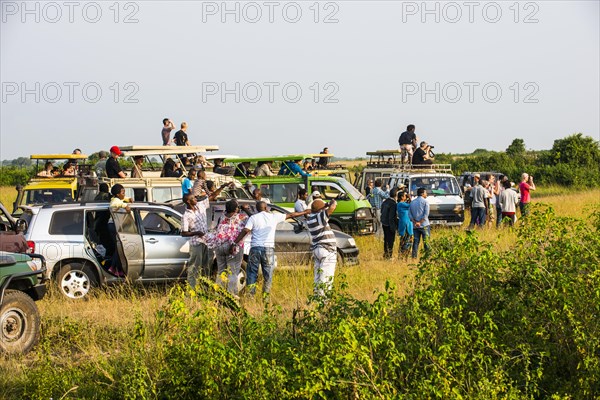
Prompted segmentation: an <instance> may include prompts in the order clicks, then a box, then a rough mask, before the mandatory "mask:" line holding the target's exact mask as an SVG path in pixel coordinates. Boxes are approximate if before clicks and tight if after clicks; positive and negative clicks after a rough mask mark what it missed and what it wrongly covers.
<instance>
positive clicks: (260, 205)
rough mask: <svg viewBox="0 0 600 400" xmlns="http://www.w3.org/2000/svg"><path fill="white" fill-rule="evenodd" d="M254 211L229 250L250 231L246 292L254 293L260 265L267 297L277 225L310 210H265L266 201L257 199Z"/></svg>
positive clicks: (273, 260)
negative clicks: (274, 211) (288, 211)
mask: <svg viewBox="0 0 600 400" xmlns="http://www.w3.org/2000/svg"><path fill="white" fill-rule="evenodd" d="M256 211H257V213H256V214H254V215H252V216H251V217H250V218H248V222H246V226H245V227H244V229H243V230H242V231H241V232H240V234H239V235H238V236H237V238H235V240H234V241H233V244H232V249H231V251H233V248H234V247H235V246H236V245H237V244H238V243H239V242H240V241H242V240H243V239H244V237H245V236H246V235H247V234H248V233H250V232H252V240H251V242H250V254H249V255H248V267H247V268H246V272H247V285H248V293H249V294H250V295H251V296H254V294H255V293H256V281H257V280H258V268H259V266H260V267H261V269H262V273H263V278H264V284H263V295H264V297H265V298H268V296H269V293H270V292H271V284H272V281H273V266H274V265H275V231H276V229H277V225H278V224H279V223H280V222H283V221H285V220H286V219H288V218H294V217H300V216H303V215H308V213H309V212H310V210H306V211H304V212H300V213H297V212H293V213H290V214H282V213H271V212H269V211H267V203H265V202H264V201H258V202H257V203H256Z"/></svg>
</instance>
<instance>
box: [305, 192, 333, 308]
mask: <svg viewBox="0 0 600 400" xmlns="http://www.w3.org/2000/svg"><path fill="white" fill-rule="evenodd" d="M336 206H337V203H336V202H335V200H331V201H330V202H329V203H325V202H324V201H323V200H321V199H316V200H315V201H313V202H312V204H311V206H310V214H309V215H308V217H306V224H307V226H308V231H309V232H310V241H311V247H310V248H311V249H312V252H313V257H314V259H315V270H314V279H315V281H314V285H315V289H314V290H315V296H320V297H324V296H325V295H326V294H327V292H329V291H331V288H332V286H333V276H334V274H335V266H336V263H337V244H336V240H335V234H334V233H333V231H332V230H331V227H330V226H329V217H330V216H331V214H333V212H334V211H335V208H336Z"/></svg>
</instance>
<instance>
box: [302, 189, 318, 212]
mask: <svg viewBox="0 0 600 400" xmlns="http://www.w3.org/2000/svg"><path fill="white" fill-rule="evenodd" d="M320 198H321V192H319V191H318V190H316V189H315V188H314V187H313V189H312V192H311V194H310V196H308V199H307V200H306V204H307V206H308V208H310V207H311V206H312V203H313V201H315V200H316V199H320Z"/></svg>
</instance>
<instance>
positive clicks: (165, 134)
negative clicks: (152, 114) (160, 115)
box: [160, 118, 175, 146]
mask: <svg viewBox="0 0 600 400" xmlns="http://www.w3.org/2000/svg"><path fill="white" fill-rule="evenodd" d="M173 129H175V125H174V124H173V121H171V120H170V119H169V118H165V119H163V128H162V132H161V133H160V134H161V137H162V145H163V146H168V145H170V144H171V131H172V130H173Z"/></svg>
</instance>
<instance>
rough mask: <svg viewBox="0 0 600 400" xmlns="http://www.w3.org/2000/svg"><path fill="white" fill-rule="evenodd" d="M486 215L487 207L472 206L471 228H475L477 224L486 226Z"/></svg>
mask: <svg viewBox="0 0 600 400" xmlns="http://www.w3.org/2000/svg"><path fill="white" fill-rule="evenodd" d="M486 216H487V210H486V209H485V207H471V223H470V224H469V228H473V227H474V226H475V225H478V226H484V225H485V217H486Z"/></svg>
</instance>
